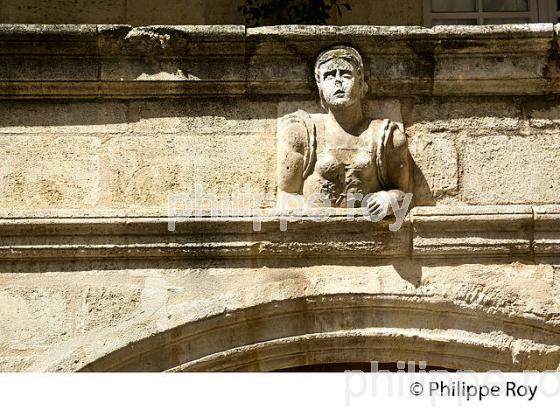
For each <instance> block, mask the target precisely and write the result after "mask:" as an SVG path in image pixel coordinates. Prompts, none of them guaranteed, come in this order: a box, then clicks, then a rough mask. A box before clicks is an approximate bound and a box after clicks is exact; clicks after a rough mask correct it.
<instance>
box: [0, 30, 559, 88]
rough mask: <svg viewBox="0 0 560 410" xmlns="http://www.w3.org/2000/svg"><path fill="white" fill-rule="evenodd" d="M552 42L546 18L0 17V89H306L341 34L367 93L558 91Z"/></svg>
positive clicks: (554, 34)
mask: <svg viewBox="0 0 560 410" xmlns="http://www.w3.org/2000/svg"><path fill="white" fill-rule="evenodd" d="M557 42H558V26H553V25H552V24H531V25H527V24H526V25H504V26H478V27H453V26H445V27H443V26H441V27H435V28H432V29H427V28H423V27H382V26H344V27H335V26H278V27H260V28H254V29H247V30H246V29H245V27H244V26H149V27H136V28H133V27H131V26H126V25H99V26H95V25H53V26H50V25H0V54H1V55H2V61H3V63H4V64H3V65H2V68H1V69H0V98H33V97H60V98H91V97H107V98H140V97H155V96H157V97H165V96H181V95H199V94H202V95H223V96H229V95H231V96H234V95H269V94H273V95H311V94H313V93H315V85H314V81H313V73H312V70H313V63H314V59H315V57H316V55H317V54H318V53H319V52H320V51H321V50H322V49H324V48H326V47H329V46H331V45H334V44H340V43H344V44H350V45H353V46H355V47H357V48H358V50H359V51H360V52H361V53H362V55H363V57H364V62H365V64H366V71H367V78H368V81H369V85H370V92H371V93H372V95H378V96H413V95H488V94H493V95H496V94H500V95H520V94H521V95H523V94H525V95H531V94H532V95H540V94H549V93H557V92H559V91H560V82H558V81H557V80H558V78H560V73H559V72H558V69H557V62H558V59H559V56H558V47H557V45H556V44H555V43H557ZM31 56H32V57H31Z"/></svg>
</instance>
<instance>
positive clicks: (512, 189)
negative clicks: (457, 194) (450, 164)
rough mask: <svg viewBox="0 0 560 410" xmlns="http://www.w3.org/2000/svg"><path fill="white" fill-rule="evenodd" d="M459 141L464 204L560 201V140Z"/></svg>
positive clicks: (497, 137)
mask: <svg viewBox="0 0 560 410" xmlns="http://www.w3.org/2000/svg"><path fill="white" fill-rule="evenodd" d="M463 141H464V146H463V190H464V191H463V194H462V196H463V199H464V201H465V202H466V203H468V204H523V203H558V202H560V174H559V173H558V169H559V164H560V162H559V161H560V140H559V139H558V138H557V137H556V136H553V135H540V136H532V137H523V136H511V135H495V136H486V137H483V136H481V137H478V138H468V139H467V138H465V139H464V140H463Z"/></svg>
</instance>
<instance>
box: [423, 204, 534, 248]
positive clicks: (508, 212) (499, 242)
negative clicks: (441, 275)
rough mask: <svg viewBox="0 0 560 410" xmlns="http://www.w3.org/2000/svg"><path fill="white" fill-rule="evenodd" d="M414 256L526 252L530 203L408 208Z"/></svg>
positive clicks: (529, 239) (529, 236) (529, 244)
mask: <svg viewBox="0 0 560 410" xmlns="http://www.w3.org/2000/svg"><path fill="white" fill-rule="evenodd" d="M412 221H413V227H414V239H413V251H412V254H413V256H414V257H431V258H433V257H436V258H437V257H461V256H473V255H476V256H477V257H498V256H515V257H517V256H530V255H531V254H532V239H533V232H532V230H533V210H532V208H531V207H530V206H488V207H486V206H474V207H424V208H423V207H420V208H416V209H414V210H413V211H412Z"/></svg>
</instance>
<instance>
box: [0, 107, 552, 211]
mask: <svg viewBox="0 0 560 410" xmlns="http://www.w3.org/2000/svg"><path fill="white" fill-rule="evenodd" d="M303 106H305V107H312V109H313V108H314V109H315V110H320V107H318V106H316V104H315V103H314V102H313V101H299V102H293V101H290V102H286V101H278V100H277V99H274V98H270V97H268V98H262V99H254V98H253V99H244V98H226V99H223V98H212V99H210V98H202V99H201V98H196V99H170V100H163V101H158V100H151V101H150V100H134V101H104V102H99V101H75V102H71V101H65V102H62V101H40V100H39V101H38V100H32V101H15V102H14V101H12V102H7V101H4V102H0V135H1V136H2V138H1V139H0V153H1V157H2V158H3V161H2V164H1V165H0V182H1V183H0V208H2V209H4V210H5V211H10V210H34V209H37V210H38V209H53V208H73V209H79V210H84V211H93V210H96V209H122V208H125V209H127V208H155V209H159V210H160V211H162V212H163V211H165V209H166V208H167V204H168V195H169V194H171V193H180V192H184V193H187V194H188V195H189V196H191V197H194V192H195V185H196V184H200V185H201V186H202V187H203V188H204V190H205V191H206V192H208V193H215V194H216V195H217V196H219V197H220V198H221V197H222V196H223V194H230V193H231V192H232V190H233V189H234V187H235V186H236V185H237V186H240V185H242V184H241V183H243V184H248V185H250V186H251V187H252V189H253V190H254V191H258V192H264V193H270V194H271V195H274V194H275V192H276V181H275V175H276V172H275V163H276V161H275V158H276V118H278V117H279V116H281V115H283V114H285V113H287V112H289V111H291V110H295V109H297V107H303ZM559 106H560V100H559V99H558V98H556V97H541V96H538V97H522V96H520V97H515V98H511V97H431V98H428V97H424V98H404V99H400V100H394V99H392V100H385V99H379V100H371V101H370V106H369V109H368V111H369V113H370V114H371V115H372V116H374V117H375V116H379V117H381V118H383V117H384V116H386V115H390V116H392V117H393V118H396V119H401V118H402V121H403V122H404V125H405V128H406V131H407V133H408V135H409V137H410V139H409V144H410V150H411V153H412V155H413V158H414V160H415V163H416V165H417V168H416V171H415V186H416V192H414V194H415V198H416V203H417V204H418V205H493V204H496V205H505V204H552V203H558V202H560V174H559V173H558V169H560V157H559V156H558V152H559V149H560V140H559V139H558V138H557V134H558V132H559V128H560V125H559V124H560V122H559V119H558V118H557V117H558V115H559V113H560V110H559V108H558V107H559ZM380 107H384V108H383V109H380ZM387 107H390V108H387ZM388 111H389V112H388ZM204 205H205V206H210V202H205V203H204ZM262 205H263V206H267V204H266V203H263V204H262Z"/></svg>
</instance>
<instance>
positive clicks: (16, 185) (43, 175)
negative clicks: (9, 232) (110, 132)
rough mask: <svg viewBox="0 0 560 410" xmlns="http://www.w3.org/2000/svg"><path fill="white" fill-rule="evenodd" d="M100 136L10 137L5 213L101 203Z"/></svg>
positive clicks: (1, 169) (1, 153)
mask: <svg viewBox="0 0 560 410" xmlns="http://www.w3.org/2000/svg"><path fill="white" fill-rule="evenodd" d="M99 145H100V138H99V136H95V135H80V136H75V135H72V134H60V135H58V136H57V135H49V134H38V135H22V134H13V135H10V134H4V135H2V138H0V157H1V158H2V161H1V162H0V208H7V209H10V208H28V209H31V208H49V207H55V208H56V207H58V208H84V207H90V206H93V205H95V204H96V203H97V201H98V198H99V195H100V192H99V156H98V151H97V150H98V147H99Z"/></svg>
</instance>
